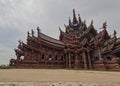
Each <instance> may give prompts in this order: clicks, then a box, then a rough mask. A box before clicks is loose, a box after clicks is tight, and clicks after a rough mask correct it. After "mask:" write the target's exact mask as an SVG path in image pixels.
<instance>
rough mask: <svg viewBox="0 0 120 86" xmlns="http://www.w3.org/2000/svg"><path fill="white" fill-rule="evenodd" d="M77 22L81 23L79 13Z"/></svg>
mask: <svg viewBox="0 0 120 86" xmlns="http://www.w3.org/2000/svg"><path fill="white" fill-rule="evenodd" d="M78 19H79V24H81V18H80V14H78Z"/></svg>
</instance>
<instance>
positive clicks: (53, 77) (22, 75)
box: [0, 69, 120, 83]
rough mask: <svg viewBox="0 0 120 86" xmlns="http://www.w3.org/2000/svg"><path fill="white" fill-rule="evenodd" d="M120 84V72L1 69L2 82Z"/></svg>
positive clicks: (0, 78) (0, 79)
mask: <svg viewBox="0 0 120 86" xmlns="http://www.w3.org/2000/svg"><path fill="white" fill-rule="evenodd" d="M31 81H32V82H34V81H35V82H44V81H53V82H58V81H61V82H73V81H74V82H95V83H109V82H110V83H120V72H105V71H86V70H65V69H0V82H31Z"/></svg>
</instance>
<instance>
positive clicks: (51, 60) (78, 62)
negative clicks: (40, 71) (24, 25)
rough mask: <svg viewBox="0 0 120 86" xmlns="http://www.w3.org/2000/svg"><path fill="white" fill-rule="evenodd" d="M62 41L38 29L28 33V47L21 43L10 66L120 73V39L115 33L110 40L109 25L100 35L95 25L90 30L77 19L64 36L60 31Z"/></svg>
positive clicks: (67, 28)
mask: <svg viewBox="0 0 120 86" xmlns="http://www.w3.org/2000/svg"><path fill="white" fill-rule="evenodd" d="M59 30H60V36H59V40H57V39H54V38H51V37H49V36H47V35H45V34H43V33H41V31H40V29H39V27H37V36H34V31H33V30H32V31H31V34H30V33H29V32H28V36H27V43H23V42H21V41H19V45H18V49H15V53H16V56H17V59H11V60H10V65H11V66H15V67H56V68H82V69H120V38H117V37H116V31H114V33H113V36H112V37H111V36H110V35H109V34H108V32H107V30H106V22H105V23H103V26H102V31H101V32H99V33H98V32H97V31H96V30H95V28H94V26H93V21H91V24H90V25H89V26H88V27H87V26H86V23H85V21H84V22H83V21H82V20H81V18H80V16H78V19H77V18H76V15H75V10H73V21H71V19H70V18H69V25H65V32H64V31H62V30H61V29H60V28H59Z"/></svg>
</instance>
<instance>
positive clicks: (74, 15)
mask: <svg viewBox="0 0 120 86" xmlns="http://www.w3.org/2000/svg"><path fill="white" fill-rule="evenodd" d="M76 23H78V21H77V18H76V14H75V9H73V24H76Z"/></svg>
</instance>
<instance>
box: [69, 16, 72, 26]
mask: <svg viewBox="0 0 120 86" xmlns="http://www.w3.org/2000/svg"><path fill="white" fill-rule="evenodd" d="M71 25H72V23H71V19H70V17H69V26H71Z"/></svg>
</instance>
